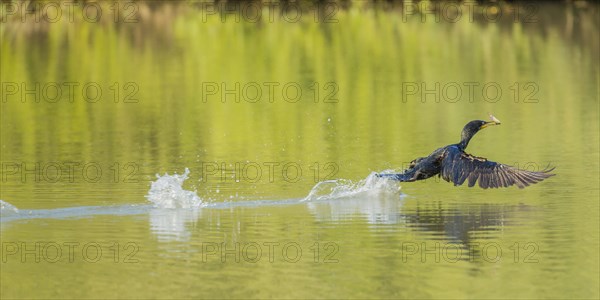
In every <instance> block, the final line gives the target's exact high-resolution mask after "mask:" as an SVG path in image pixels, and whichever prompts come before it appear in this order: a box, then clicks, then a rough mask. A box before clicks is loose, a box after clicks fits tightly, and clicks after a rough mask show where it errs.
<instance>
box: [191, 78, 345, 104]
mask: <svg viewBox="0 0 600 300" xmlns="http://www.w3.org/2000/svg"><path fill="white" fill-rule="evenodd" d="M201 86H202V102H203V103H207V102H209V101H210V102H221V103H231V102H234V103H240V102H245V103H257V102H266V103H267V102H268V103H274V102H283V103H298V102H303V101H301V100H305V101H308V102H314V103H319V102H322V103H337V102H338V99H337V93H338V90H339V87H338V85H337V84H336V83H335V82H325V83H323V84H321V83H319V82H312V83H310V84H308V85H307V84H300V83H298V82H294V81H289V82H276V81H269V82H262V83H259V82H230V83H228V82H202V84H201Z"/></svg>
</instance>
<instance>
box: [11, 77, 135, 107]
mask: <svg viewBox="0 0 600 300" xmlns="http://www.w3.org/2000/svg"><path fill="white" fill-rule="evenodd" d="M139 90H140V87H139V85H138V84H137V83H135V82H125V83H120V82H112V83H110V84H101V83H98V82H93V81H88V82H44V83H42V82H2V83H0V91H1V95H2V103H7V102H8V101H11V102H21V103H26V102H34V103H40V102H46V103H57V102H60V101H64V102H69V103H73V102H75V101H85V102H88V103H96V102H99V101H101V100H103V99H104V100H105V101H112V102H114V103H138V102H139V99H138V98H137V93H138V92H139Z"/></svg>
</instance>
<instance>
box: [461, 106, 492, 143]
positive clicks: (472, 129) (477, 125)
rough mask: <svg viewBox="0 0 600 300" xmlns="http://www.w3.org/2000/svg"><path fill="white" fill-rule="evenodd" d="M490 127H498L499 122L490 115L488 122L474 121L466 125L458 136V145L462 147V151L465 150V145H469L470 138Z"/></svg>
mask: <svg viewBox="0 0 600 300" xmlns="http://www.w3.org/2000/svg"><path fill="white" fill-rule="evenodd" d="M492 125H500V120H498V119H496V117H494V116H493V115H492V114H490V121H483V120H475V121H471V122H469V123H467V125H465V127H464V128H463V130H462V133H461V136H460V140H461V141H460V145H461V146H462V147H463V149H464V148H466V147H467V144H468V143H469V140H471V138H472V137H473V136H474V135H475V134H476V133H477V132H478V131H479V130H481V129H484V128H486V127H489V126H492Z"/></svg>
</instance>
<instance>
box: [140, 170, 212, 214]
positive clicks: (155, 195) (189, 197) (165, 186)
mask: <svg viewBox="0 0 600 300" xmlns="http://www.w3.org/2000/svg"><path fill="white" fill-rule="evenodd" d="M189 174H190V170H188V168H185V172H184V173H183V174H182V175H177V174H173V175H169V174H167V173H165V175H164V176H160V175H159V174H156V177H157V179H156V180H155V181H153V182H152V184H151V186H150V191H149V192H148V195H146V198H147V199H148V200H149V201H150V202H152V203H153V204H154V207H156V208H195V207H200V206H202V204H203V203H202V199H200V197H198V195H197V194H196V192H192V191H188V190H184V189H183V182H184V181H185V180H186V179H188V175H189Z"/></svg>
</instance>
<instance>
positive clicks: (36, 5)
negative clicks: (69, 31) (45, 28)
mask: <svg viewBox="0 0 600 300" xmlns="http://www.w3.org/2000/svg"><path fill="white" fill-rule="evenodd" d="M138 13H139V7H138V4H137V3H136V1H97V2H96V1H85V2H83V1H56V0H54V1H53V0H47V1H6V2H5V1H0V23H6V22H8V21H9V20H10V21H13V22H14V21H15V20H17V21H19V22H21V23H31V22H33V23H40V22H46V23H57V22H70V23H73V22H88V23H98V22H106V21H112V22H115V23H137V22H138Z"/></svg>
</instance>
